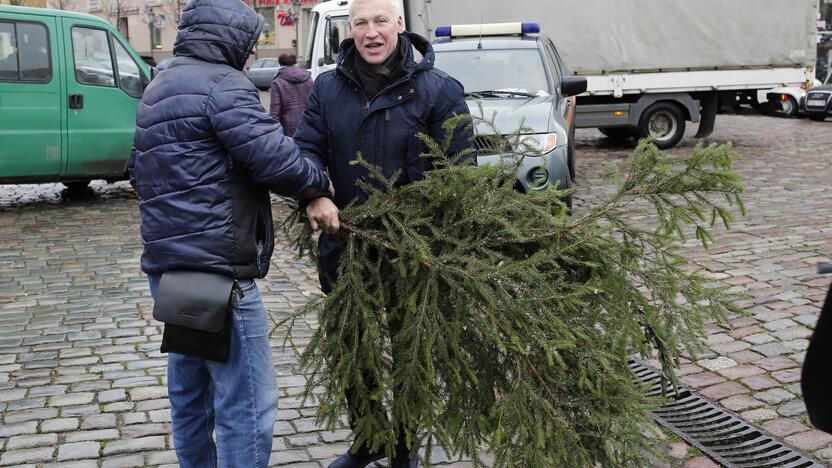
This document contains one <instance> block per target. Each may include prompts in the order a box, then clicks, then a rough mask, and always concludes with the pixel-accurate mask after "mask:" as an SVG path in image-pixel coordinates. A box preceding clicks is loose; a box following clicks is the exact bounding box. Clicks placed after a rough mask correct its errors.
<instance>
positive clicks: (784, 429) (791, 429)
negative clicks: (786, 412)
mask: <svg viewBox="0 0 832 468" xmlns="http://www.w3.org/2000/svg"><path fill="white" fill-rule="evenodd" d="M762 427H763V429H765V430H767V431H768V432H770V433H771V434H772V435H774V436H775V437H780V438H782V437H786V436H789V435H792V434H796V433H799V432H806V431H808V430H809V428H808V427H806V426H805V425H803V424H801V423H799V422H797V421H795V420H794V419H788V418H779V419H775V420H772V421H767V422H765V423H764V424H763V425H762Z"/></svg>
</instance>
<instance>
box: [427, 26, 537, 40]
mask: <svg viewBox="0 0 832 468" xmlns="http://www.w3.org/2000/svg"><path fill="white" fill-rule="evenodd" d="M539 32H540V24H538V23H488V24H455V25H452V26H440V27H438V28H436V33H435V34H436V37H466V36H467V37H471V36H508V35H514V34H536V33H539Z"/></svg>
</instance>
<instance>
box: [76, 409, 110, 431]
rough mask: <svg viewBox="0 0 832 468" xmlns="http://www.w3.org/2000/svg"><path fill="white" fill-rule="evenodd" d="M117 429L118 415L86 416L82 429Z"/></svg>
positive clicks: (82, 422)
mask: <svg viewBox="0 0 832 468" xmlns="http://www.w3.org/2000/svg"><path fill="white" fill-rule="evenodd" d="M111 427H116V415H115V414H112V413H101V414H92V415H89V416H84V418H83V419H82V421H81V429H84V430H87V429H106V428H111Z"/></svg>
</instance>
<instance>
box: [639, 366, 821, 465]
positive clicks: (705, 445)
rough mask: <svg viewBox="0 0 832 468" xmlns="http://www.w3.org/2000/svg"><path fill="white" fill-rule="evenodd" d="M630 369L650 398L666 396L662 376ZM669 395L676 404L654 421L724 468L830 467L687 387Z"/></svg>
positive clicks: (660, 411) (667, 406)
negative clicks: (645, 387)
mask: <svg viewBox="0 0 832 468" xmlns="http://www.w3.org/2000/svg"><path fill="white" fill-rule="evenodd" d="M630 368H631V369H632V370H633V372H634V373H635V374H636V376H637V377H638V378H639V379H640V380H641V381H642V382H644V383H646V384H648V385H650V390H649V392H648V395H649V396H660V395H661V394H662V382H663V381H664V382H665V383H666V382H667V381H666V379H664V377H662V376H661V374H659V373H658V372H656V371H654V370H653V369H651V368H649V367H647V366H645V365H644V364H641V363H639V362H635V361H632V362H631V363H630ZM666 392H667V393H666V396H668V397H671V398H673V399H674V400H673V401H671V402H670V403H667V404H665V405H664V406H661V407H659V408H658V409H657V410H655V411H654V412H653V413H652V414H651V416H652V417H653V419H655V420H656V422H658V423H659V424H661V425H662V426H665V427H667V428H670V430H672V431H673V432H675V433H676V435H678V436H679V437H681V438H682V439H684V440H685V442H687V443H689V444H691V445H693V446H694V447H696V448H698V449H699V450H701V451H702V452H703V453H704V454H706V455H707V456H709V457H711V459H713V460H714V461H716V462H717V463H719V464H720V465H722V466H724V467H728V468H733V467H737V468H752V467H753V468H775V467H776V468H808V467H824V466H826V465H824V464H822V463H820V462H819V461H817V460H815V459H813V458H810V457H808V456H806V455H803V454H802V453H800V452H799V451H797V450H796V449H795V448H793V447H791V446H790V445H788V444H786V443H784V442H782V441H780V440H777V439H775V438H774V437H773V436H771V435H770V434H768V433H767V432H765V431H763V430H762V429H760V428H759V427H757V426H755V425H753V424H751V423H750V422H748V421H746V420H744V419H742V418H741V417H740V416H738V415H737V414H736V413H733V412H731V411H729V410H726V409H724V408H722V407H720V406H717V405H716V404H715V403H713V402H712V401H710V400H708V399H707V398H704V397H702V396H700V395H698V394H696V393H695V392H693V391H691V390H690V389H688V388H686V387H684V386H680V388H678V389H675V390H674V389H673V388H671V387H670V386H669V385H667V386H666Z"/></svg>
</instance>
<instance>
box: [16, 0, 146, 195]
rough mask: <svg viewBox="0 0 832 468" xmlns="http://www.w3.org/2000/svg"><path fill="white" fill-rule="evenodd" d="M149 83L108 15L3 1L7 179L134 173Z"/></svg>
mask: <svg viewBox="0 0 832 468" xmlns="http://www.w3.org/2000/svg"><path fill="white" fill-rule="evenodd" d="M149 80H150V70H149V68H148V66H147V65H146V64H145V63H144V61H142V60H141V58H140V57H139V55H138V54H137V53H136V51H135V50H133V48H132V47H131V46H130V44H128V42H127V41H126V40H125V39H124V38H123V37H122V36H121V34H119V32H118V31H117V30H116V29H115V28H114V27H113V26H112V25H110V24H109V23H107V22H106V21H104V20H102V19H101V18H97V17H95V16H91V15H86V14H81V13H74V12H67V11H61V10H50V9H44V8H25V7H14V6H2V5H0V183H30V182H64V184H65V185H67V186H79V185H84V186H85V185H86V184H87V183H88V182H89V181H90V180H92V179H106V180H118V179H121V178H124V177H125V174H126V168H127V160H128V158H129V156H130V149H131V146H132V142H133V134H134V131H135V128H136V106H137V105H138V102H139V99H140V98H141V95H142V92H143V91H144V88H145V86H146V85H147V83H148V82H149Z"/></svg>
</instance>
